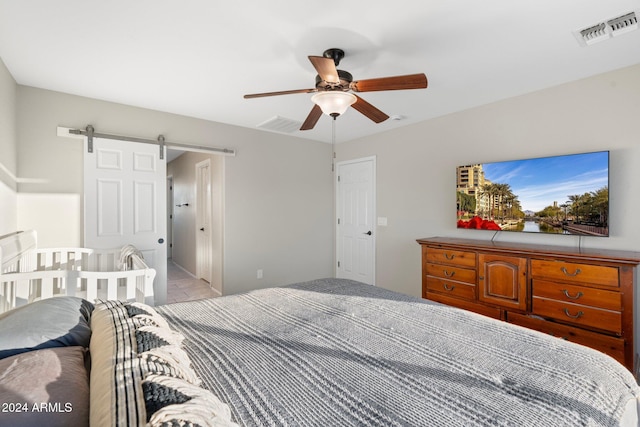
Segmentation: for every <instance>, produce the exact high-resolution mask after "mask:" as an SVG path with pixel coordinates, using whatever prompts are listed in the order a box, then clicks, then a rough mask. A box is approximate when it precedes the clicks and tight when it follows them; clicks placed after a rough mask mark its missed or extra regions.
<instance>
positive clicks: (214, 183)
mask: <svg viewBox="0 0 640 427" xmlns="http://www.w3.org/2000/svg"><path fill="white" fill-rule="evenodd" d="M168 151H169V153H168V156H169V158H172V160H171V161H170V162H169V163H168V165H167V174H168V175H170V176H171V178H172V183H173V203H172V206H171V207H170V208H168V209H172V210H173V218H172V226H171V228H172V230H173V241H172V243H173V245H172V248H171V251H172V252H171V253H172V257H171V259H169V267H170V268H173V269H174V272H176V275H173V276H172V277H176V278H178V277H180V278H179V280H186V279H187V278H189V279H191V282H189V286H191V285H194V286H196V285H197V286H198V287H200V284H201V283H206V286H207V288H209V289H210V290H211V291H212V292H213V293H214V295H212V296H219V295H222V290H223V283H222V278H223V272H222V266H223V229H224V228H223V213H224V198H223V194H224V192H223V177H224V171H223V168H224V160H225V156H223V155H216V154H209V153H202V152H195V151H180V152H179V155H178V156H176V155H175V153H173V151H175V150H168ZM185 274H186V275H187V276H186V277H185V276H184V275H185ZM170 276H171V275H170ZM202 279H204V280H202ZM176 280H178V279H176ZM205 281H206V282H205ZM185 283H187V282H185V281H183V282H181V283H180V284H179V285H180V286H179V287H178V288H177V289H174V292H171V293H172V294H174V295H169V296H168V300H169V302H174V301H173V300H175V299H176V298H184V292H185V290H186V289H185V287H184V286H186V285H185ZM171 289H172V285H171V279H170V283H169V291H171ZM187 293H189V292H187ZM195 293H196V294H202V292H195ZM174 297H176V298H174Z"/></svg>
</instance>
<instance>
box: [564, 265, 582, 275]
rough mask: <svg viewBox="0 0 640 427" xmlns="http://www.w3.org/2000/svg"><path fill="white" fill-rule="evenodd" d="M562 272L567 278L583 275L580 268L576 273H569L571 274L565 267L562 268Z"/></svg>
mask: <svg viewBox="0 0 640 427" xmlns="http://www.w3.org/2000/svg"><path fill="white" fill-rule="evenodd" d="M560 270H562V272H563V273H564V274H565V276H569V277H576V276H577V275H578V274H580V273H581V271H580V269H579V268H576V271H575V273H569V272H568V271H567V269H566V268H564V267H562V268H561V269H560Z"/></svg>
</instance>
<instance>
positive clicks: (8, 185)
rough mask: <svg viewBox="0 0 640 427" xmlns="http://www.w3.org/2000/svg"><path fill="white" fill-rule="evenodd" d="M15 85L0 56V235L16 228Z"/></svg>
mask: <svg viewBox="0 0 640 427" xmlns="http://www.w3.org/2000/svg"><path fill="white" fill-rule="evenodd" d="M16 92H17V85H16V82H15V80H14V79H13V77H11V74H10V73H9V70H7V68H6V67H5V65H4V63H3V62H2V60H1V59H0V236H1V235H4V234H8V233H11V232H14V231H16V230H17V206H16V182H15V178H16V177H17V175H18V169H17V159H18V157H17V144H18V142H17V135H16Z"/></svg>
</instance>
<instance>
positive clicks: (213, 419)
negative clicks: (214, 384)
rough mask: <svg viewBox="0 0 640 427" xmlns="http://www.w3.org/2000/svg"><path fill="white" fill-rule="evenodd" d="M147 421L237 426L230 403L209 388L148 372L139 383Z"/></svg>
mask: <svg viewBox="0 0 640 427" xmlns="http://www.w3.org/2000/svg"><path fill="white" fill-rule="evenodd" d="M142 388H143V390H144V399H145V405H146V411H147V421H148V423H149V424H148V425H149V426H151V427H156V426H163V427H164V426H184V425H187V426H194V425H195V426H202V427H205V426H216V427H226V426H229V427H231V426H237V424H235V423H234V422H232V421H231V410H230V409H229V406H228V405H226V404H225V403H223V402H222V401H220V399H218V398H217V397H216V396H215V395H214V394H213V393H211V392H210V391H209V390H205V389H203V388H200V387H198V386H195V385H193V384H191V383H188V382H187V381H184V380H181V379H178V378H171V377H165V376H161V375H150V376H149V377H148V378H146V379H145V380H144V382H143V384H142Z"/></svg>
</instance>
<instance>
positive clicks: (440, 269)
mask: <svg viewBox="0 0 640 427" xmlns="http://www.w3.org/2000/svg"><path fill="white" fill-rule="evenodd" d="M425 267H426V274H427V275H428V276H435V277H441V278H443V279H448V280H456V281H458V282H467V283H472V284H474V285H475V283H476V270H471V269H469V268H460V267H454V266H451V265H444V264H433V263H430V262H428V263H426V265H425Z"/></svg>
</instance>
